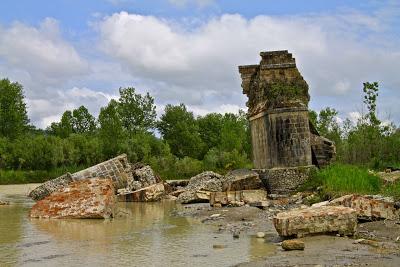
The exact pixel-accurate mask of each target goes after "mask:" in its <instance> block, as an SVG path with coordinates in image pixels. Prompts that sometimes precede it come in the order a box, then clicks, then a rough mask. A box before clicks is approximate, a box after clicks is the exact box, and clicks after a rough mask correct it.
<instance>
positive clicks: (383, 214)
mask: <svg viewBox="0 0 400 267" xmlns="http://www.w3.org/2000/svg"><path fill="white" fill-rule="evenodd" d="M328 204H329V205H331V206H336V205H341V206H345V207H349V208H353V209H355V210H356V212H357V216H358V218H359V219H368V220H371V219H389V220H398V219H399V218H400V209H399V208H398V207H397V205H396V203H395V202H394V200H393V199H392V198H390V197H382V196H379V195H371V196H370V195H366V196H363V195H346V196H343V197H340V198H336V199H334V200H332V201H330V202H329V203H328Z"/></svg>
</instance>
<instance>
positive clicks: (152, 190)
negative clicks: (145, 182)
mask: <svg viewBox="0 0 400 267" xmlns="http://www.w3.org/2000/svg"><path fill="white" fill-rule="evenodd" d="M164 195H165V187H164V184H163V183H158V184H153V185H150V186H148V187H145V188H142V189H139V190H136V191H133V192H124V193H121V194H118V196H117V198H118V201H121V202H153V201H159V200H161V199H162V197H163V196H164Z"/></svg>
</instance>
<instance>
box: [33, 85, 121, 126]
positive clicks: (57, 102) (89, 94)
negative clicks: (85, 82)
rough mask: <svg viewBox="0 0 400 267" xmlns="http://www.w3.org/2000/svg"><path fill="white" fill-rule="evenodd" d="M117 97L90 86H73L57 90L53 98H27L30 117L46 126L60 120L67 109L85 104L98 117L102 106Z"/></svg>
mask: <svg viewBox="0 0 400 267" xmlns="http://www.w3.org/2000/svg"><path fill="white" fill-rule="evenodd" d="M115 98H117V96H116V95H110V94H106V93H103V92H99V91H94V90H91V89H89V88H78V87H73V88H70V89H68V90H65V91H61V90H59V91H57V92H56V94H55V95H54V97H52V98H38V99H30V98H28V99H27V106H28V111H29V117H30V118H31V120H32V121H34V122H35V124H36V125H37V126H38V127H41V128H46V127H47V126H49V125H50V124H51V123H52V122H54V121H59V120H60V118H61V115H62V114H63V113H64V111H66V110H72V109H75V108H78V107H79V106H81V105H84V106H85V107H86V108H88V110H89V112H90V113H91V114H92V115H94V116H95V117H97V115H98V114H99V111H100V108H101V107H104V106H106V105H107V103H108V102H109V101H110V100H111V99H115Z"/></svg>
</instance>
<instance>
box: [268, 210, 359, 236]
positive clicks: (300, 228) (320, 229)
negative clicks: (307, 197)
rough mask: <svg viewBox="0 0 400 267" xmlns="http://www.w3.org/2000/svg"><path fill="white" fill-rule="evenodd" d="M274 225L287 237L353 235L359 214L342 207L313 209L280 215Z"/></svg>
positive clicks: (276, 217) (274, 220)
mask: <svg viewBox="0 0 400 267" xmlns="http://www.w3.org/2000/svg"><path fill="white" fill-rule="evenodd" d="M273 223H274V226H275V229H276V231H277V232H278V234H279V235H280V236H285V237H286V236H297V237H302V236H304V235H308V234H317V233H328V232H338V233H339V234H345V235H352V234H354V232H355V230H356V227H357V213H356V211H355V210H354V209H352V208H347V207H341V206H328V207H311V208H306V209H295V210H291V211H287V212H281V213H278V214H277V215H276V216H275V217H274V219H273Z"/></svg>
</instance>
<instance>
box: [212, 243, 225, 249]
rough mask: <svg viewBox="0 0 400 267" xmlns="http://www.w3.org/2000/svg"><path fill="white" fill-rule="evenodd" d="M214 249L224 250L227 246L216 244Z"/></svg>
mask: <svg viewBox="0 0 400 267" xmlns="http://www.w3.org/2000/svg"><path fill="white" fill-rule="evenodd" d="M213 248H214V249H223V248H226V246H225V245H220V244H214V245H213Z"/></svg>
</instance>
